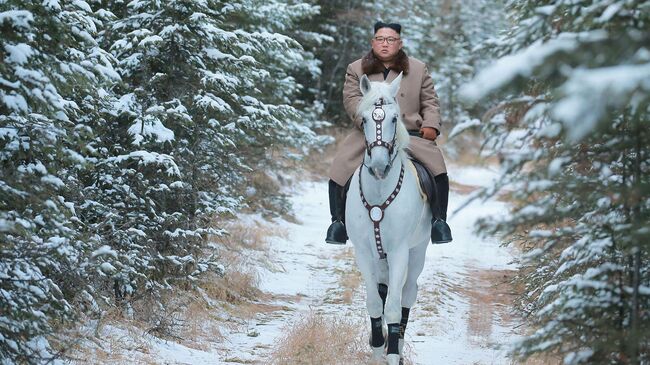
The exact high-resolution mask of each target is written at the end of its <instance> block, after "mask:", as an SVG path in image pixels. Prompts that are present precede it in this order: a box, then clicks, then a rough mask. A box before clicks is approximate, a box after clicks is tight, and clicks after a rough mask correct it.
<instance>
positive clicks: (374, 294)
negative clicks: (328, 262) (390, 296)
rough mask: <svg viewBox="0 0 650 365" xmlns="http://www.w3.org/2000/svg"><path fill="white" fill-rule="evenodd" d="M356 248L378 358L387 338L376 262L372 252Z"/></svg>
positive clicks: (371, 342) (373, 348)
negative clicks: (383, 323) (384, 329)
mask: <svg viewBox="0 0 650 365" xmlns="http://www.w3.org/2000/svg"><path fill="white" fill-rule="evenodd" d="M355 250H357V251H356V253H355V258H356V261H357V266H358V267H359V271H360V272H361V276H362V277H363V280H364V282H365V284H366V308H367V309H368V314H369V315H370V329H371V333H370V346H371V347H372V357H373V358H374V359H376V360H377V359H379V358H381V356H382V355H383V354H384V343H385V338H384V334H383V332H382V321H381V316H382V312H383V310H384V305H383V301H382V299H381V296H380V295H379V290H378V286H377V282H378V281H377V273H376V272H375V263H374V259H373V258H372V254H371V252H368V250H364V249H359V248H357V247H356V246H355Z"/></svg>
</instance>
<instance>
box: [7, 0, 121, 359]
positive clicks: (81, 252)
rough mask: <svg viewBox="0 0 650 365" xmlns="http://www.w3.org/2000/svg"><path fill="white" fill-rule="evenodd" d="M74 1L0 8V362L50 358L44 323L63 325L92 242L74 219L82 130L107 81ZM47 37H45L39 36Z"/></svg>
mask: <svg viewBox="0 0 650 365" xmlns="http://www.w3.org/2000/svg"><path fill="white" fill-rule="evenodd" d="M97 23H98V20H97V19H95V18H94V15H93V14H92V12H91V11H90V7H89V6H88V4H86V3H85V2H83V1H76V2H75V3H74V4H71V3H69V2H65V3H59V2H58V1H50V2H45V3H43V4H39V3H31V2H28V3H24V2H20V1H8V2H7V1H4V2H2V3H0V35H1V37H0V44H1V45H2V46H1V47H0V58H1V59H2V62H1V63H0V81H1V82H0V313H2V315H1V316H0V359H2V360H1V361H2V363H3V364H13V363H42V362H45V361H50V360H51V359H53V358H54V357H55V354H54V353H53V352H52V349H51V347H50V344H49V342H48V340H47V339H46V338H47V337H46V336H48V335H50V334H51V333H52V331H53V328H52V322H53V321H55V320H56V321H58V322H64V321H65V320H66V319H70V318H71V317H72V315H73V311H72V308H71V306H70V300H71V299H73V298H75V296H76V295H77V294H78V293H79V291H80V290H81V289H80V288H81V287H83V283H84V282H85V278H86V277H87V275H88V272H87V269H88V268H89V267H90V266H91V265H90V264H91V261H90V260H91V258H92V257H91V253H92V252H93V250H94V246H93V242H92V241H89V240H86V239H85V235H84V232H83V229H82V226H83V222H82V221H81V220H80V219H79V217H78V215H77V210H78V209H79V205H78V201H77V200H76V198H77V192H78V189H79V181H78V173H79V172H80V171H82V170H84V169H85V167H86V160H85V159H84V157H83V155H82V152H83V151H82V146H83V143H84V141H85V140H86V139H87V136H88V130H87V127H86V125H85V123H86V122H87V121H88V120H89V119H90V118H92V116H93V114H94V112H95V110H96V108H97V107H98V106H99V105H100V104H101V103H102V96H101V95H102V89H101V88H100V87H98V86H97V85H98V84H99V81H100V80H111V79H114V78H115V77H117V74H116V73H115V72H114V71H113V70H112V63H111V60H110V56H109V55H107V54H106V53H105V52H103V51H102V50H101V49H100V48H99V47H98V45H97V43H96V42H95V41H94V38H93V37H94V34H95V32H96V24H97ZM43 30H47V31H43Z"/></svg>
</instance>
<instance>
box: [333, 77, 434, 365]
mask: <svg viewBox="0 0 650 365" xmlns="http://www.w3.org/2000/svg"><path fill="white" fill-rule="evenodd" d="M401 80H402V74H400V75H399V76H398V77H397V78H396V79H395V80H394V81H393V82H392V83H390V84H387V83H383V82H370V80H369V79H368V77H366V75H363V77H362V78H361V82H360V86H361V92H362V94H363V95H364V96H363V98H362V100H361V102H360V104H359V109H358V113H359V115H360V116H361V117H362V118H363V131H364V134H365V139H366V153H365V155H364V160H363V164H362V165H361V166H360V167H359V169H358V170H357V171H356V172H355V174H354V175H353V177H352V180H351V182H350V188H349V191H348V198H347V203H346V207H345V217H346V225H347V232H348V236H349V237H350V240H351V241H352V243H353V244H354V249H355V256H356V262H357V265H358V266H359V270H360V271H361V274H362V275H363V280H364V281H365V284H366V292H367V298H366V306H367V308H368V314H369V315H370V322H371V339H370V342H371V346H372V348H373V358H374V359H379V358H381V356H382V355H383V352H384V347H385V342H386V339H385V338H384V333H383V331H382V329H383V325H382V315H383V322H385V323H386V324H387V327H388V339H387V346H386V347H387V360H388V364H390V365H397V364H400V363H401V362H403V356H402V349H403V347H404V330H405V329H406V323H407V322H408V314H409V309H410V308H411V307H412V306H413V304H414V303H415V298H416V296H417V288H418V286H417V279H418V276H420V273H422V269H423V268H424V258H425V253H426V249H427V246H428V244H429V238H430V233H431V211H430V209H429V205H428V203H427V202H426V200H425V198H424V197H423V196H422V194H421V193H420V189H419V186H418V184H419V183H418V180H417V174H416V171H415V168H414V167H413V164H412V162H411V161H410V160H409V158H408V156H407V155H406V152H405V151H404V148H405V147H406V146H407V145H408V142H409V135H408V132H407V130H406V128H405V127H404V125H403V124H402V121H401V118H400V115H401V114H400V110H399V106H398V104H397V100H396V99H395V96H396V95H397V92H398V90H399V86H400V81H401ZM386 291H387V292H386Z"/></svg>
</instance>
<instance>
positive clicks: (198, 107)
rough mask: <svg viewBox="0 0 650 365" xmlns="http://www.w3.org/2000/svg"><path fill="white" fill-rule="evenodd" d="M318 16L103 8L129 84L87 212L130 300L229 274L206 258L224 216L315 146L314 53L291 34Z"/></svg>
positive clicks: (251, 9) (109, 43)
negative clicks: (284, 161)
mask: <svg viewBox="0 0 650 365" xmlns="http://www.w3.org/2000/svg"><path fill="white" fill-rule="evenodd" d="M98 6H99V5H98ZM316 10H317V9H316V8H314V7H312V6H311V5H307V4H303V3H292V4H291V5H288V4H287V3H284V2H276V1H274V2H268V1H230V2H225V3H224V2H220V1H205V2H187V1H165V2H160V1H150V0H137V1H127V2H124V1H109V2H106V3H105V4H103V5H102V11H101V13H102V14H103V16H104V17H106V18H108V19H111V21H110V25H109V26H108V27H106V29H104V31H103V32H102V33H101V44H102V45H103V47H105V48H106V49H107V50H110V52H111V53H112V54H113V55H114V56H115V57H116V58H117V59H118V60H119V67H118V71H119V73H120V74H121V76H122V80H123V83H122V84H121V85H120V87H119V88H117V89H116V94H117V97H116V100H115V103H114V106H113V108H112V110H110V111H109V113H110V114H112V117H111V122H110V123H109V124H108V125H106V126H105V128H103V129H102V133H100V134H101V138H98V139H97V140H96V141H95V144H94V145H93V147H94V150H95V151H97V153H98V156H97V160H96V163H95V165H96V169H95V171H94V172H93V174H91V175H89V176H87V180H86V181H87V182H88V184H87V188H86V191H87V194H88V196H93V197H94V198H93V199H92V200H91V201H89V203H88V204H87V205H86V207H87V208H88V209H87V210H86V212H87V215H88V219H89V221H90V224H91V225H92V226H93V227H94V229H95V230H96V231H98V232H100V234H101V236H102V237H103V238H104V242H105V243H106V244H107V245H108V246H109V247H110V249H111V251H110V252H112V253H114V254H115V255H116V257H117V258H116V259H115V260H113V261H112V265H113V266H114V267H115V271H114V272H113V273H112V279H113V280H115V283H116V285H115V288H116V296H117V297H118V298H120V297H123V296H124V295H133V294H134V293H136V292H138V291H139V292H140V293H142V292H143V290H151V291H152V292H153V293H156V292H158V291H159V289H161V288H168V287H169V284H170V282H169V281H170V280H175V279H182V280H189V281H188V282H192V281H193V280H195V279H196V278H197V275H198V274H200V273H201V272H205V271H206V270H209V269H210V267H213V268H214V267H218V265H216V261H215V260H213V258H211V257H208V258H202V255H200V250H201V249H202V247H203V243H204V242H205V237H206V235H208V234H221V233H222V232H221V231H220V230H219V229H217V228H215V227H214V223H213V222H214V217H215V215H220V214H225V213H228V212H232V211H233V209H234V208H236V207H239V206H240V202H241V196H242V193H243V192H244V191H246V189H247V188H248V184H247V183H246V176H245V174H246V173H248V172H250V171H252V170H254V169H261V168H263V169H273V168H275V167H277V166H278V163H277V162H278V160H277V159H272V158H270V156H271V154H272V153H273V152H278V151H284V150H286V149H289V148H301V147H302V146H304V145H307V144H309V143H311V142H312V141H314V134H313V132H312V131H311V130H310V128H309V124H308V123H305V122H303V121H302V120H301V118H300V115H301V114H300V113H299V111H298V110H297V109H296V108H294V107H293V106H292V105H291V103H292V97H293V95H295V93H296V92H297V91H298V90H299V89H300V86H299V85H298V84H297V83H296V81H295V80H294V78H293V77H292V76H291V75H292V72H293V71H294V70H295V69H297V68H302V67H305V63H304V62H303V61H304V57H303V54H302V49H301V47H300V45H299V44H298V43H297V42H296V41H295V40H293V39H292V38H290V37H288V36H286V35H284V34H282V33H286V32H289V31H292V29H291V27H292V24H294V23H295V22H296V21H297V20H298V19H301V18H303V17H307V16H311V15H312V14H314V13H315V11H316ZM307 65H308V64H307ZM97 128H102V127H101V126H97ZM91 182H95V183H92V184H91ZM263 198H265V197H260V198H259V199H263Z"/></svg>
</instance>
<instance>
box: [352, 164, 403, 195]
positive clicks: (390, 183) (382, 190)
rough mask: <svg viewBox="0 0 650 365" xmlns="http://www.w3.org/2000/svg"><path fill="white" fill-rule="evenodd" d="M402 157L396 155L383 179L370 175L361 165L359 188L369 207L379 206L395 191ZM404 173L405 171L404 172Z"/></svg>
mask: <svg viewBox="0 0 650 365" xmlns="http://www.w3.org/2000/svg"><path fill="white" fill-rule="evenodd" d="M403 163H404V162H403V161H402V156H400V155H398V156H397V157H396V158H395V162H393V166H392V167H391V169H390V171H389V172H388V175H387V176H386V177H385V178H384V179H383V180H380V179H377V178H375V177H374V176H372V175H371V174H370V170H369V169H368V168H367V167H366V166H365V164H363V165H362V169H361V188H362V189H363V195H364V196H365V197H366V200H368V203H370V204H371V205H374V204H381V203H383V202H384V200H386V198H387V197H388V196H389V195H390V194H391V193H392V192H393V190H395V187H396V186H397V183H398V181H399V175H400V170H401V169H402V165H403ZM405 173H406V171H405Z"/></svg>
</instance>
